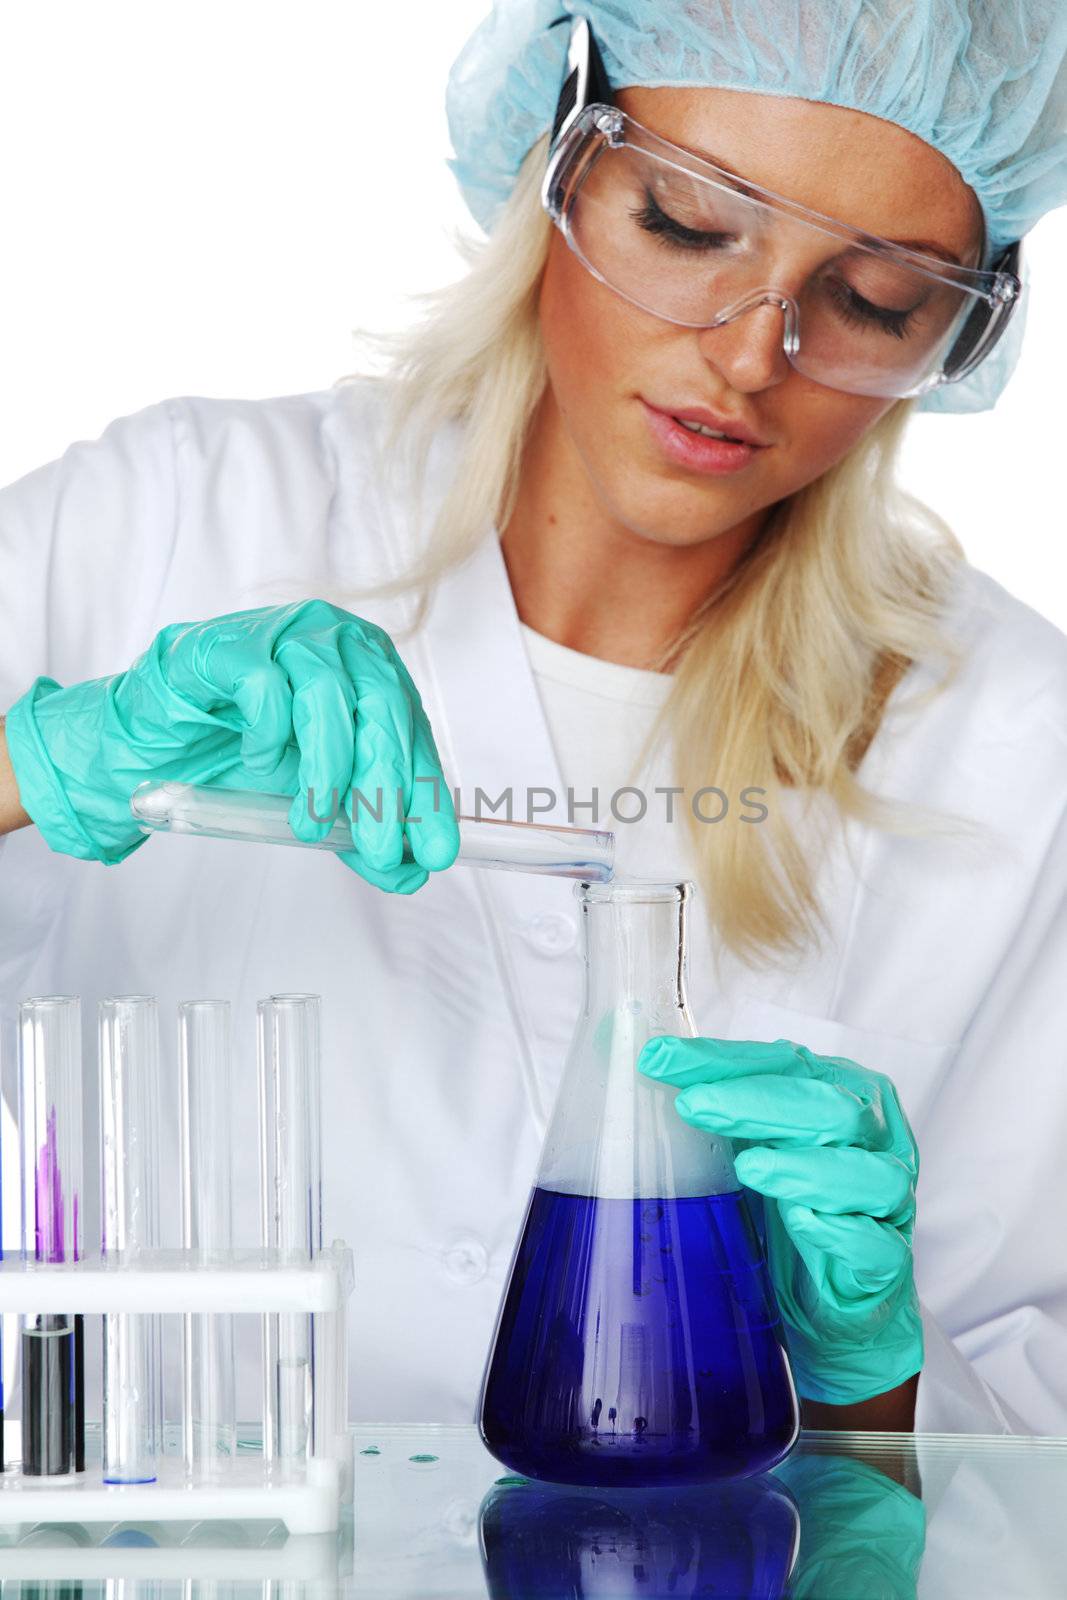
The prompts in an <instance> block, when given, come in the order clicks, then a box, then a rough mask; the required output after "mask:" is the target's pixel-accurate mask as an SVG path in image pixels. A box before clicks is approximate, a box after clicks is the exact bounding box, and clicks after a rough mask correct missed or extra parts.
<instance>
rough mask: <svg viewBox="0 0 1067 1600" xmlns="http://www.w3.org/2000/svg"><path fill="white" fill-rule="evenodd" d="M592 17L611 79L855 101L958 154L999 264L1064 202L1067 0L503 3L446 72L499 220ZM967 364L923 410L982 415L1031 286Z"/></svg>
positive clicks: (481, 198)
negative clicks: (580, 32)
mask: <svg viewBox="0 0 1067 1600" xmlns="http://www.w3.org/2000/svg"><path fill="white" fill-rule="evenodd" d="M560 17H567V18H568V19H569V18H571V17H585V18H586V19H587V21H588V22H589V24H590V27H591V28H592V30H593V33H594V35H595V37H596V41H597V44H598V45H599V46H600V52H601V55H602V57H603V61H604V67H605V70H606V72H607V75H608V80H609V82H610V83H611V86H612V88H613V89H622V88H627V87H629V86H631V85H641V86H643V87H646V88H654V87H664V86H668V85H669V86H672V87H690V88H692V87H701V86H704V87H716V88H723V89H748V90H752V91H755V92H756V93H758V94H779V95H794V96H797V97H799V98H800V99H804V100H822V101H825V102H826V103H828V104H829V105H836V106H848V107H851V108H852V109H853V110H856V111H866V112H869V113H870V114H871V115H872V116H876V117H882V118H884V119H886V120H887V121H890V122H895V123H897V124H899V126H900V127H902V128H906V129H908V130H909V132H911V133H914V134H916V135H917V136H918V137H919V138H920V139H923V140H925V141H926V143H927V144H930V145H932V146H933V147H934V148H935V149H937V150H940V151H941V153H942V154H943V155H945V156H947V157H948V159H949V160H950V161H951V162H952V163H953V165H954V166H955V167H956V169H957V170H958V171H959V173H960V174H961V175H962V177H963V178H964V180H965V182H967V183H968V184H969V185H970V186H971V188H972V189H973V190H974V191H975V194H976V195H977V196H978V199H979V201H980V203H981V206H982V209H983V212H984V213H985V220H986V233H987V253H986V259H985V263H983V264H985V265H988V263H989V262H990V261H991V260H992V258H993V257H994V256H995V255H996V254H997V253H998V252H999V251H1000V250H1001V249H1003V247H1004V246H1005V245H1007V244H1010V243H1013V242H1014V241H1015V240H1016V239H1021V238H1023V236H1024V235H1025V234H1027V233H1028V232H1029V231H1030V229H1031V228H1032V227H1033V226H1034V224H1035V223H1036V222H1038V221H1039V220H1040V218H1041V217H1043V216H1044V215H1045V213H1046V212H1048V211H1051V210H1053V209H1054V208H1055V207H1056V206H1060V205H1063V204H1065V203H1067V0H496V4H495V5H494V6H493V8H492V10H491V12H490V13H489V15H488V16H487V17H486V18H485V20H484V22H482V23H481V24H480V26H479V27H478V28H477V29H476V30H475V32H474V33H473V34H472V35H471V37H470V39H469V40H468V41H467V44H466V45H465V46H464V48H463V50H462V51H461V53H460V55H459V56H458V58H457V59H456V62H455V64H454V66H453V68H452V71H451V73H450V75H449V80H448V94H447V110H448V123H449V131H450V133H451V136H452V143H453V148H454V150H455V158H454V159H453V160H452V161H451V162H450V163H449V165H450V166H451V168H452V170H453V172H454V173H455V175H456V178H457V180H458V182H459V185H460V189H461V190H462V193H463V196H464V198H465V200H466V202H467V204H468V206H469V207H470V210H471V212H472V214H473V216H474V218H475V220H476V221H477V222H478V223H480V224H481V226H482V227H483V228H484V229H485V231H486V232H487V233H490V232H491V231H492V229H493V227H494V225H495V223H496V220H497V218H498V216H499V214H500V211H501V209H502V207H503V205H504V202H505V201H506V200H507V198H508V196H509V195H510V193H511V191H512V188H513V187H514V183H515V179H516V177H517V176H518V171H519V167H520V166H521V164H522V161H523V158H524V156H525V155H526V153H527V151H528V150H529V149H530V147H531V145H533V144H535V143H536V142H537V140H538V139H539V138H540V136H541V135H542V134H543V133H546V132H547V131H548V130H549V129H550V128H551V126H552V121H553V117H554V115H555V110H556V102H557V99H558V97H559V91H560V87H561V85H562V82H563V78H564V76H565V59H566V53H567V44H568V40H569V35H570V29H569V27H566V26H563V27H552V26H551V25H552V23H554V22H555V21H556V20H557V19H558V18H560ZM1022 276H1023V284H1024V292H1023V297H1022V301H1021V303H1020V305H1019V306H1018V307H1017V309H1016V311H1015V313H1014V315H1013V317H1012V319H1011V321H1010V323H1009V325H1008V329H1007V331H1006V333H1005V334H1004V336H1003V338H1002V339H1001V340H1000V342H999V344H998V345H997V346H996V347H995V348H994V350H993V351H992V353H991V354H990V355H989V356H988V357H987V359H986V360H985V361H983V362H982V363H981V364H980V365H979V366H978V367H977V368H976V369H975V371H974V372H973V373H972V374H971V375H970V377H968V378H965V379H964V380H963V381H962V382H961V383H956V384H947V385H944V386H943V387H942V388H940V389H934V390H932V391H931V392H930V393H929V394H927V395H924V396H923V397H922V398H921V399H920V400H919V401H918V408H919V410H921V411H956V412H960V411H986V410H989V409H990V408H991V407H992V406H993V405H994V404H995V402H996V400H997V399H998V397H999V396H1000V394H1001V392H1002V390H1003V389H1004V386H1005V385H1006V384H1007V382H1008V379H1009V378H1010V377H1011V375H1012V372H1013V371H1014V370H1015V366H1016V363H1017V361H1018V358H1019V353H1020V349H1021V346H1022V335H1023V323H1024V320H1025V315H1026V307H1027V302H1028V299H1029V294H1028V278H1029V275H1028V270H1027V266H1026V261H1025V252H1024V262H1023V273H1022Z"/></svg>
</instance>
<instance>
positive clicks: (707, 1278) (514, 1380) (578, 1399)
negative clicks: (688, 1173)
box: [481, 1187, 797, 1487]
mask: <svg viewBox="0 0 1067 1600" xmlns="http://www.w3.org/2000/svg"><path fill="white" fill-rule="evenodd" d="M481 1432H482V1437H483V1440H484V1442H485V1444H486V1446H487V1448H488V1449H489V1450H491V1451H492V1453H493V1455H494V1456H496V1457H497V1459H498V1460H500V1461H502V1462H504V1463H505V1465H507V1466H509V1467H511V1468H512V1469H513V1470H514V1471H516V1472H521V1473H523V1474H525V1475H526V1476H527V1477H532V1478H546V1479H550V1480H555V1481H557V1482H562V1483H572V1484H595V1485H600V1486H603V1487H623V1486H634V1487H637V1486H646V1487H647V1486H651V1485H655V1484H661V1483H672V1482H673V1483H701V1482H706V1481H709V1480H712V1479H717V1478H730V1477H742V1476H747V1475H749V1474H752V1473H758V1472H763V1471H766V1470H767V1469H768V1468H770V1467H772V1466H774V1465H775V1463H776V1462H778V1461H781V1460H782V1459H783V1458H784V1457H785V1456H786V1455H787V1454H788V1452H789V1450H790V1448H791V1446H792V1445H793V1443H794V1441H795V1439H796V1436H797V1402H796V1394H795V1390H794V1388H793V1380H792V1376H791V1373H790V1369H789V1362H788V1358H787V1356H786V1352H785V1348H784V1336H783V1333H782V1327H781V1320H780V1316H779V1313H778V1309H777V1303H776V1301H775V1297H774V1291H773V1288H772V1286H771V1283H770V1278H769V1274H768V1271H767V1265H766V1261H765V1258H764V1254H763V1248H762V1245H761V1243H760V1239H759V1236H758V1234H757V1232H756V1229H755V1226H754V1223H753V1220H752V1217H751V1215H750V1213H749V1211H748V1203H747V1201H746V1198H745V1196H744V1195H743V1193H742V1192H741V1191H740V1190H731V1191H728V1192H726V1193H723V1194H715V1195H706V1196H681V1197H679V1198H675V1199H637V1198H630V1199H604V1198H597V1197H595V1196H587V1195H576V1194H562V1193H555V1192H552V1191H550V1190H548V1189H544V1188H541V1187H537V1188H535V1189H534V1191H533V1193H532V1196H531V1199H530V1203H529V1207H528V1210H527V1214H526V1220H525V1224H524V1227H523V1231H522V1234H521V1237H520V1240H519V1245H518V1248H517V1250H516V1254H515V1259H514V1262H513V1266H512V1272H511V1277H510V1280H509V1285H508V1289H507V1293H506V1295H505V1299H504V1303H503V1305H502V1307H501V1312H500V1318H499V1323H498V1327H497V1331H496V1337H495V1339H494V1343H493V1348H492V1351H491V1353H490V1358H489V1362H488V1365H487V1368H486V1374H485V1382H484V1385H483V1392H482V1407H481Z"/></svg>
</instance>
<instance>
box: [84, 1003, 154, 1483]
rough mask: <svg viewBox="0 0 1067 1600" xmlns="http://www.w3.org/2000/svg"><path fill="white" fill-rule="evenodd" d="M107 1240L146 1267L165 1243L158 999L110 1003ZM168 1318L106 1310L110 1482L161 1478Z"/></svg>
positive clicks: (130, 1264)
mask: <svg viewBox="0 0 1067 1600" xmlns="http://www.w3.org/2000/svg"><path fill="white" fill-rule="evenodd" d="M99 1030H100V1176H101V1205H100V1243H101V1251H102V1254H103V1257H104V1263H105V1265H110V1266H115V1267H117V1268H120V1269H133V1270H136V1266H137V1258H138V1256H139V1254H140V1253H141V1252H142V1251H146V1250H154V1249H157V1248H158V1246H159V1102H160V1082H159V1015H158V1010H157V1007H156V1002H155V1000H154V999H153V998H152V997H151V996H149V995H119V996H116V997H114V998H111V999H108V1000H101V1002H100V1007H99ZM161 1335H162V1322H161V1319H160V1318H159V1317H158V1316H154V1315H152V1314H151V1313H149V1312H129V1311H119V1312H107V1313H105V1316H104V1431H103V1469H104V1481H105V1483H152V1482H154V1481H155V1478H156V1473H157V1465H158V1457H159V1449H160V1434H161V1430H162V1415H163V1392H162V1385H163V1362H162V1348H161Z"/></svg>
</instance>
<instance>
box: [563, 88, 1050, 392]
mask: <svg viewBox="0 0 1067 1600" xmlns="http://www.w3.org/2000/svg"><path fill="white" fill-rule="evenodd" d="M542 201H543V204H544V207H545V210H546V211H547V212H548V214H549V216H550V217H551V218H552V220H553V221H554V222H555V223H556V225H557V226H558V227H559V229H560V231H561V232H562V234H563V236H564V238H565V239H566V240H567V243H568V244H569V246H570V248H571V249H572V250H573V251H574V253H575V255H576V256H577V257H578V259H579V260H580V261H581V262H582V263H583V265H584V266H586V267H587V268H588V269H589V271H590V272H591V273H592V274H593V276H594V277H596V278H599V279H600V281H601V282H602V283H604V284H606V285H607V286H608V287H609V288H611V289H613V290H614V291H615V292H616V293H617V294H619V295H621V296H622V297H623V299H625V300H628V301H630V303H631V304H633V305H635V306H638V307H640V308H641V309H642V310H643V311H649V312H651V313H652V314H653V315H654V316H658V317H663V318H665V319H666V320H667V321H668V322H673V323H677V324H679V325H680V326H682V327H688V328H717V327H721V326H723V325H724V324H726V323H728V322H732V321H733V320H734V318H736V317H739V316H742V315H743V314H744V313H745V312H747V311H750V310H752V309H753V308H755V307H758V306H763V305H773V306H777V307H778V308H779V310H780V311H781V313H782V342H783V348H784V350H785V353H786V356H787V357H788V359H789V361H790V362H791V363H792V365H793V366H794V367H795V368H796V370H797V371H798V372H801V373H803V374H804V375H805V376H806V377H808V378H812V379H814V381H815V382H816V383H821V384H825V385H826V386H827V387H828V388H831V389H840V390H844V391H845V392H846V393H849V394H863V395H877V396H882V397H885V398H907V397H911V396H913V395H921V394H925V393H927V391H928V390H930V389H934V388H937V387H939V386H940V385H941V384H944V383H955V382H958V381H959V380H960V379H961V378H964V377H966V376H967V374H968V373H969V372H972V371H973V370H974V368H975V367H976V366H977V365H978V363H979V362H980V361H981V360H983V358H984V357H985V356H987V355H988V354H989V352H990V351H991V350H992V349H993V346H994V345H995V344H996V343H997V341H998V339H1000V337H1001V336H1002V334H1003V333H1004V330H1005V328H1006V327H1007V325H1008V321H1009V318H1010V316H1011V313H1012V311H1013V310H1014V308H1015V306H1016V305H1017V303H1018V300H1019V297H1020V295H1021V293H1022V283H1021V280H1020V278H1019V277H1018V276H1017V274H1016V273H1015V272H1014V271H1010V270H1006V269H1007V267H1008V266H1009V265H1015V266H1018V263H1019V248H1020V247H1019V245H1018V244H1016V245H1013V246H1012V247H1011V248H1010V249H1009V250H1008V251H1006V252H1005V253H1004V256H1003V257H1002V258H1001V260H1000V261H999V262H998V263H995V266H996V267H997V268H999V270H993V271H978V270H977V269H976V268H974V267H969V266H958V265H956V264H954V263H951V262H949V261H947V260H944V259H942V258H941V257H937V256H933V255H929V254H926V253H923V252H921V251H918V250H912V249H908V248H906V247H904V246H901V245H896V244H891V243H890V242H889V241H888V240H885V239H880V238H878V237H877V236H876V235H874V234H869V233H863V232H861V231H859V230H858V229H855V228H850V227H847V226H846V225H845V224H844V223H841V222H837V221H836V220H835V219H834V218H832V217H826V216H823V215H822V214H821V213H820V212H817V211H809V210H808V209H807V207H805V206H801V205H798V204H796V203H795V202H794V201H791V200H787V199H785V198H784V197H783V196H781V195H777V194H774V193H773V192H772V191H771V190H769V189H763V188H761V187H760V186H759V185H758V184H755V183H750V182H749V181H748V180H747V179H743V178H739V177H737V176H736V175H735V174H733V173H730V172H727V171H725V170H724V169H723V168H721V167H717V166H716V165H714V163H712V162H710V161H705V160H703V159H702V158H701V157H699V156H694V155H691V154H690V153H689V152H688V151H686V150H683V149H681V148H679V147H678V146H677V145H674V144H671V143H670V142H669V141H668V140H666V139H661V138H659V136H658V135H656V134H654V133H650V132H649V130H648V129H647V128H644V127H642V125H641V124H640V123H639V122H635V121H634V120H633V118H632V117H628V116H627V115H626V113H625V112H624V111H620V110H619V109H618V108H616V107H614V106H609V105H604V104H600V103H595V104H592V105H588V106H586V107H585V109H584V110H583V111H581V112H579V114H578V115H577V116H576V117H575V118H574V120H573V121H572V122H571V123H570V126H569V127H568V128H567V129H566V131H565V132H564V133H563V135H562V137H561V138H560V139H559V142H558V144H556V145H555V147H554V148H553V149H552V152H551V155H550V158H549V163H548V169H547V172H546V174H545V181H544V186H543V190H542ZM787 286H788V287H787Z"/></svg>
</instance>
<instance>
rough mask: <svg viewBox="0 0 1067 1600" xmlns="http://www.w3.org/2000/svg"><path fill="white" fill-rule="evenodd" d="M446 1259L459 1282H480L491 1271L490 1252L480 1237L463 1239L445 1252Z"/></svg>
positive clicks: (447, 1265)
mask: <svg viewBox="0 0 1067 1600" xmlns="http://www.w3.org/2000/svg"><path fill="white" fill-rule="evenodd" d="M444 1261H445V1271H446V1272H447V1273H448V1276H449V1277H450V1278H454V1279H455V1281H456V1282H457V1283H480V1282H481V1280H482V1279H483V1278H484V1277H485V1275H486V1273H487V1272H488V1271H489V1252H488V1251H487V1250H486V1248H485V1246H484V1244H482V1242H481V1241H480V1240H479V1239H461V1240H460V1242H459V1244H454V1245H453V1246H452V1248H451V1250H448V1251H446V1252H445V1258H444Z"/></svg>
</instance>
